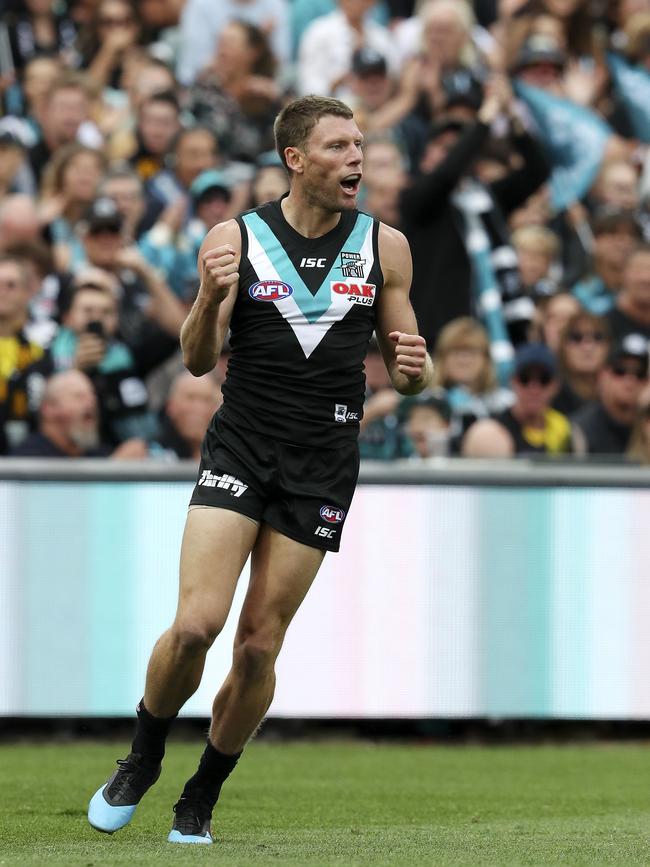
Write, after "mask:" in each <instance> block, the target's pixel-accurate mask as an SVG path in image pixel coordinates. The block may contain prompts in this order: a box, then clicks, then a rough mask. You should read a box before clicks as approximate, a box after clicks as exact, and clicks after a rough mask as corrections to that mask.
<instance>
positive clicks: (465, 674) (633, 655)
mask: <svg viewBox="0 0 650 867" xmlns="http://www.w3.org/2000/svg"><path fill="white" fill-rule="evenodd" d="M195 473H196V470H195V467H194V466H193V465H189V464H185V463H180V464H169V465H165V464H154V463H148V464H142V465H141V464H138V465H135V464H133V463H116V462H113V461H103V462H102V461H97V462H96V461H84V462H80V463H77V462H72V461H70V462H67V461H58V462H57V461H39V462H37V461H33V460H29V461H26V460H0V715H3V716H75V717H79V716H102V717H104V716H122V715H131V714H132V713H133V709H134V706H135V704H136V702H137V701H138V699H139V698H140V696H141V695H142V687H143V682H144V675H145V667H146V663H147V660H148V656H149V652H150V651H151V648H152V646H153V644H154V641H155V640H156V638H157V636H158V635H159V634H160V632H161V631H162V630H163V629H164V628H166V627H167V626H168V625H169V623H170V622H171V619H172V617H173V614H174V610H175V605H176V598H177V571H178V553H179V547H180V541H181V533H182V528H183V523H184V519H185V512H186V505H187V501H188V498H189V495H190V492H191V490H192V486H193V481H194V478H195ZM649 488H650V468H641V467H634V466H624V465H616V466H604V465H603V466H601V465H591V464H582V463H579V464H576V463H571V464H560V463H558V464H553V463H535V462H529V461H510V462H500V461H490V462H480V461H479V462H477V461H468V460H460V459H456V460H454V459H448V460H447V459H433V460H432V461H431V462H429V463H418V464H415V463H410V462H400V463H396V464H390V465H380V464H371V463H368V464H364V465H363V466H362V470H361V478H360V485H359V488H358V490H357V494H356V496H355V500H354V502H353V505H352V508H351V510H350V514H349V518H348V520H347V523H346V528H345V533H344V539H343V544H342V549H341V553H340V554H338V555H332V554H330V555H328V556H327V557H326V558H325V562H324V565H323V567H322V569H321V572H320V573H319V575H318V578H317V580H316V583H315V585H314V587H313V588H312V590H311V591H310V593H309V595H308V596H307V599H306V600H305V602H304V604H303V607H302V608H301V609H300V611H299V612H298V614H297V616H296V618H295V620H294V622H293V624H292V625H291V627H290V629H289V633H288V635H287V639H286V642H285V646H284V649H283V651H282V654H281V656H280V659H279V661H278V683H277V692H276V697H275V700H274V702H273V705H272V707H271V710H270V716H275V717H296V718H332V717H341V718H544V719H550V718H557V719H617V720H623V719H646V718H650V677H649V673H650V490H649ZM246 584H247V570H245V572H244V574H243V575H242V578H241V580H240V583H239V587H238V590H237V595H236V598H235V603H234V606H233V612H232V614H231V617H230V618H229V621H228V623H227V625H226V628H225V630H224V632H223V633H222V634H221V636H220V637H219V638H218V639H217V642H216V644H215V646H214V647H213V648H212V650H211V651H210V653H209V655H208V662H207V665H206V670H205V674H204V677H203V682H202V685H201V687H200V689H199V691H198V692H197V693H196V695H195V696H194V697H193V698H192V699H191V700H190V701H189V702H188V704H187V705H186V708H185V710H184V713H185V714H186V715H189V716H207V715H209V712H210V706H211V701H212V697H213V695H214V692H215V691H216V689H217V688H218V686H219V684H220V683H221V681H222V679H223V677H224V675H225V673H226V671H227V669H228V666H229V661H230V652H231V646H232V639H233V635H234V627H235V622H236V616H237V611H238V609H239V607H240V605H241V602H242V599H243V594H244V592H245V588H246Z"/></svg>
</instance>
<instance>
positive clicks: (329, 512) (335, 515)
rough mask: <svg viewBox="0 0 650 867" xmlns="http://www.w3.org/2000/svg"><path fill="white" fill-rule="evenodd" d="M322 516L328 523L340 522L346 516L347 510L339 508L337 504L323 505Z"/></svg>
mask: <svg viewBox="0 0 650 867" xmlns="http://www.w3.org/2000/svg"><path fill="white" fill-rule="evenodd" d="M320 516H321V518H322V519H323V521H327V523H328V524H340V523H341V521H342V520H343V518H345V512H344V511H343V509H337V508H336V506H321V510H320Z"/></svg>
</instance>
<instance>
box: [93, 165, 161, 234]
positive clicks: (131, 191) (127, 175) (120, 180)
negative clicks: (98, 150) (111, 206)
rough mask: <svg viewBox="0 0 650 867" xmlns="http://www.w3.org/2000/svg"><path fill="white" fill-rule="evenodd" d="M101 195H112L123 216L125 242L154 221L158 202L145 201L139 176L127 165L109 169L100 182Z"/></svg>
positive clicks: (157, 210) (146, 229)
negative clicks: (155, 203) (154, 203)
mask: <svg viewBox="0 0 650 867" xmlns="http://www.w3.org/2000/svg"><path fill="white" fill-rule="evenodd" d="M97 193H98V195H99V197H101V198H108V199H112V200H113V201H114V202H115V205H116V207H117V210H118V211H119V212H120V216H121V217H122V220H123V222H122V232H123V236H124V240H125V242H126V243H127V244H131V243H134V242H135V241H137V240H139V239H140V238H141V236H142V235H143V234H144V233H145V232H146V231H148V230H149V229H150V228H151V227H152V226H153V224H154V223H155V222H156V218H157V217H158V215H159V213H160V209H159V207H158V206H155V205H153V204H152V203H151V202H148V201H147V199H146V197H145V194H144V185H143V183H142V181H141V180H140V178H139V176H138V175H137V174H136V173H135V172H134V171H133V169H131V168H129V167H128V166H124V167H120V166H119V165H118V166H116V167H115V168H112V169H109V170H108V172H106V174H105V175H104V177H103V179H102V181H101V182H100V184H99V187H98V189H97Z"/></svg>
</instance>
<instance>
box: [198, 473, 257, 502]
mask: <svg viewBox="0 0 650 867" xmlns="http://www.w3.org/2000/svg"><path fill="white" fill-rule="evenodd" d="M199 485H203V486H204V487H206V488H223V490H224V491H228V492H229V493H230V494H231V495H232V496H233V497H241V495H242V494H243V493H244V492H245V491H247V490H248V485H245V484H244V483H243V482H242V480H241V479H236V478H235V476H230V475H228V474H227V473H223V475H221V476H218V475H216V474H215V473H212V472H210V470H203V472H202V474H201V478H200V479H199Z"/></svg>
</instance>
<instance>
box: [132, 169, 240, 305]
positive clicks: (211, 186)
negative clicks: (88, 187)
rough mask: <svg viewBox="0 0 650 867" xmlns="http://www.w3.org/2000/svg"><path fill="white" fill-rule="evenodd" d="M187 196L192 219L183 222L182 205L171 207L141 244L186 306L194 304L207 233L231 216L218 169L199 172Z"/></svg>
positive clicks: (226, 190)
mask: <svg viewBox="0 0 650 867" xmlns="http://www.w3.org/2000/svg"><path fill="white" fill-rule="evenodd" d="M190 197H191V202H192V208H193V213H194V217H193V218H192V219H190V220H189V221H188V222H185V223H184V212H185V208H184V203H183V202H180V203H178V206H174V205H170V206H169V207H168V208H166V209H165V211H164V212H163V214H162V215H161V218H160V220H159V221H158V222H157V223H156V225H155V226H154V227H153V228H152V229H151V231H150V232H147V234H146V235H145V236H144V237H143V238H142V239H141V241H140V249H141V251H142V253H143V255H144V256H145V258H146V259H147V261H148V262H150V263H151V265H153V266H154V267H155V268H160V269H161V270H162V271H163V272H164V274H165V277H166V279H167V281H168V283H169V285H170V287H171V289H172V290H173V291H174V293H175V294H176V295H177V296H178V298H180V299H181V300H182V301H183V302H185V303H188V304H191V303H193V301H194V298H195V296H196V290H197V289H198V284H199V274H198V271H197V258H198V254H199V248H200V247H201V243H202V242H203V239H204V238H205V235H206V232H207V231H208V230H209V229H211V228H212V226H215V225H216V224H217V223H221V222H223V221H224V220H226V219H229V218H230V217H231V216H234V214H233V212H232V209H231V202H232V187H231V185H230V183H229V182H228V178H227V175H226V174H225V173H224V172H220V171H218V170H217V169H208V170H207V171H205V172H202V173H201V174H200V175H199V176H198V177H197V178H195V180H194V181H193V182H192V185H191V187H190ZM181 206H182V207H181ZM183 224H184V225H183Z"/></svg>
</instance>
